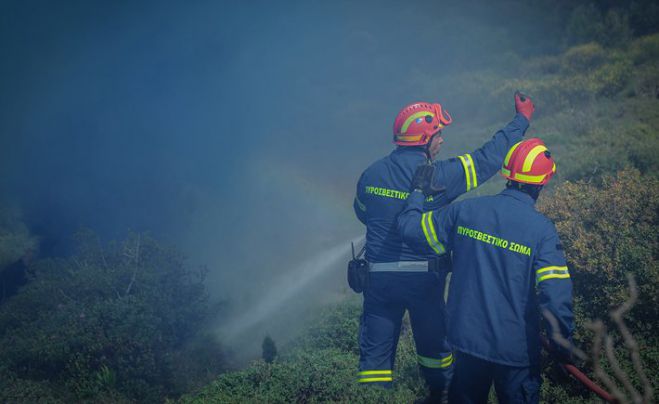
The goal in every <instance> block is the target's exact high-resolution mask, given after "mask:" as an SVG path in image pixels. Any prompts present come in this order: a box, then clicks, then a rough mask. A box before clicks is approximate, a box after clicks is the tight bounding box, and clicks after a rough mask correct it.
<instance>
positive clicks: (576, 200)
mask: <svg viewBox="0 0 659 404" xmlns="http://www.w3.org/2000/svg"><path fill="white" fill-rule="evenodd" d="M539 208H540V210H541V211H543V212H544V213H545V214H547V215H548V216H549V217H550V218H552V220H553V221H554V222H555V224H556V228H557V230H558V232H559V235H560V237H561V242H562V244H563V246H564V248H565V253H566V256H567V260H568V266H569V267H570V273H571V274H572V279H573V283H574V296H575V322H576V333H575V341H576V342H577V345H579V346H581V348H582V349H583V350H585V351H586V352H589V351H590V349H591V347H592V339H593V333H592V332H591V331H590V329H589V327H588V324H589V321H590V320H591V319H595V318H599V319H602V320H603V321H604V323H605V324H606V325H607V328H608V330H609V334H610V335H611V337H612V338H613V341H614V344H615V347H616V349H615V352H616V355H617V358H618V360H619V361H620V362H621V366H622V369H623V370H624V371H625V372H626V373H627V374H628V375H629V376H630V380H631V381H632V383H633V384H634V385H635V386H636V387H637V388H638V386H640V385H641V381H640V380H639V375H638V373H636V372H635V371H634V369H633V366H632V363H631V360H630V358H629V350H628V348H627V347H626V346H625V344H624V343H623V340H622V337H621V335H620V333H619V331H618V330H617V327H615V325H614V324H613V323H612V321H611V319H610V317H609V312H610V310H612V309H613V308H615V307H618V306H620V305H622V303H623V302H625V301H626V300H627V299H628V297H629V288H628V284H627V276H626V275H627V274H632V275H633V276H634V278H635V279H636V282H637V283H638V292H639V298H638V303H637V304H636V305H635V306H634V307H633V308H632V310H631V311H630V312H629V313H627V314H626V316H625V322H626V323H627V325H628V327H629V328H630V331H631V332H632V334H633V335H634V336H635V338H636V341H637V343H638V345H639V350H640V354H641V359H642V361H643V363H644V367H645V370H646V372H649V374H648V376H649V378H650V380H657V378H658V377H659V374H658V373H657V369H659V348H658V347H659V338H658V337H657V331H658V330H657V327H658V326H659V324H657V318H659V297H658V296H657V290H658V289H659V265H658V263H657V257H658V256H659V237H658V236H659V226H658V225H659V221H658V219H659V217H658V215H659V181H658V180H657V178H656V177H653V176H650V175H646V176H642V175H641V174H640V173H639V172H638V171H637V170H634V169H627V170H623V171H621V172H619V173H618V174H617V176H615V177H614V176H605V177H603V178H602V179H601V181H600V183H599V184H589V183H585V182H577V183H570V182H567V183H564V184H562V185H560V186H559V187H557V188H556V189H555V192H554V193H553V194H552V195H551V196H550V197H543V198H542V201H541V203H540V205H539ZM601 365H602V366H603V367H604V368H605V369H606V370H608V371H609V373H610V374H612V371H611V369H612V368H611V363H609V362H608V360H606V359H602V360H601ZM557 394H558V393H557Z"/></svg>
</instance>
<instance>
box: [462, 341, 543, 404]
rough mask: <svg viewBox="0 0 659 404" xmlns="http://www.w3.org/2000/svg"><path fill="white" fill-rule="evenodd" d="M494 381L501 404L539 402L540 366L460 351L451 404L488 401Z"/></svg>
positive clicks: (535, 403) (534, 403)
mask: <svg viewBox="0 0 659 404" xmlns="http://www.w3.org/2000/svg"><path fill="white" fill-rule="evenodd" d="M492 382H494V389H495V391H496V393H497V399H498V400H499V403H501V404H508V403H515V404H517V403H520V404H521V403H524V404H526V403H533V404H537V403H538V402H539V393H540V384H541V383H542V379H541V378H540V367H539V366H527V367H516V366H506V365H501V364H498V363H494V362H490V361H487V360H484V359H480V358H476V357H475V356H471V355H468V354H466V353H464V352H456V359H455V374H454V376H453V380H452V382H451V389H450V393H449V403H451V404H453V403H456V404H457V403H460V404H463V403H487V396H488V394H489V392H490V387H491V386H492Z"/></svg>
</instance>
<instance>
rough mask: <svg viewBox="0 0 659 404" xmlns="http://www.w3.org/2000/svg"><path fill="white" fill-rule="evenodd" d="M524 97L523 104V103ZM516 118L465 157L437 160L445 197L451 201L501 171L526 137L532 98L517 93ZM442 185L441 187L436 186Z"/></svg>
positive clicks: (437, 178)
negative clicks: (502, 166) (507, 156)
mask: <svg viewBox="0 0 659 404" xmlns="http://www.w3.org/2000/svg"><path fill="white" fill-rule="evenodd" d="M521 97H523V98H524V102H522V101H521ZM515 108H516V111H517V113H516V115H515V117H514V118H513V120H512V121H511V122H510V123H508V124H507V125H506V126H505V127H503V128H502V129H500V130H499V131H497V132H496V133H495V134H494V136H492V138H491V139H490V140H488V141H487V142H486V143H485V144H483V145H482V146H481V147H480V148H478V149H476V150H474V151H472V152H471V153H466V154H464V155H462V156H458V157H456V158H452V159H449V160H445V161H437V162H435V163H434V164H435V165H436V170H437V175H436V176H435V179H436V181H438V182H441V183H442V184H441V185H443V186H444V187H446V189H447V194H446V197H447V199H448V201H452V200H454V199H455V198H457V197H458V196H460V195H462V194H463V193H465V192H468V191H471V190H472V189H475V188H477V187H478V186H479V185H481V184H483V183H485V181H487V180H489V179H490V178H491V177H492V176H493V175H494V174H495V173H496V172H497V171H498V170H499V169H500V168H501V165H502V163H503V160H504V159H505V157H506V154H507V153H508V150H510V148H511V147H512V146H513V145H514V144H515V143H518V142H521V141H522V139H523V138H524V134H525V133H526V130H527V129H528V127H529V121H530V118H531V115H532V112H533V103H532V101H531V99H530V98H528V97H525V96H523V95H521V94H519V93H516V94H515ZM437 185H440V184H437Z"/></svg>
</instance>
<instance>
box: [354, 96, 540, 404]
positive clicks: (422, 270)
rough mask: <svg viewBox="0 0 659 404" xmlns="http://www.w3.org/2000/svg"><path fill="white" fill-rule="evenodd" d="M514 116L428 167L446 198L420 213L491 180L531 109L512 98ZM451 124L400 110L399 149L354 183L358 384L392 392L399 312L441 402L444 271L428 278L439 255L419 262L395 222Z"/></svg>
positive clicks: (445, 351)
mask: <svg viewBox="0 0 659 404" xmlns="http://www.w3.org/2000/svg"><path fill="white" fill-rule="evenodd" d="M516 109H517V112H518V113H517V114H516V116H515V118H514V119H513V120H512V122H510V123H509V124H508V125H507V126H506V127H504V128H503V129H501V130H500V131H498V132H497V133H496V134H495V135H494V136H493V137H492V139H491V140H489V141H488V142H487V143H485V144H484V145H483V146H482V147H481V148H480V149H477V150H475V151H473V152H471V153H467V154H465V155H462V156H460V157H457V158H452V159H449V160H445V161H436V162H434V163H433V164H432V167H433V169H432V170H433V171H434V172H435V174H436V175H435V180H436V185H437V186H442V187H443V188H445V192H444V193H442V194H441V195H440V196H438V197H436V198H429V199H428V200H427V201H426V203H425V207H424V209H426V210H430V209H436V208H439V207H442V206H445V205H447V204H449V203H450V202H451V201H452V200H454V199H455V198H457V197H458V196H460V195H461V194H463V193H465V192H467V191H470V190H472V189H474V188H476V187H477V186H479V185H481V184H482V183H483V182H485V181H486V180H487V179H489V178H490V177H491V176H492V175H494V174H495V173H496V171H497V170H498V168H499V167H500V165H501V162H502V160H503V158H504V156H505V154H506V152H507V151H508V149H509V148H510V147H511V146H512V145H513V144H515V143H516V142H518V141H520V140H521V139H522V137H523V135H524V133H525V131H526V129H527V127H528V125H529V118H530V114H531V112H532V110H533V104H532V102H531V100H530V99H527V100H525V101H521V100H520V98H519V97H518V96H517V95H516ZM450 123H451V117H450V116H449V115H448V114H447V113H446V112H445V111H442V107H441V105H439V104H426V103H416V104H411V105H409V106H407V107H405V108H403V109H402V110H401V111H400V113H399V114H398V116H397V118H396V121H395V123H394V142H395V143H396V144H398V145H399V147H398V148H397V149H395V150H394V151H393V152H392V153H391V154H390V155H389V156H387V157H384V158H383V159H381V160H379V161H377V162H375V163H374V164H372V165H371V166H370V167H369V168H368V169H366V170H365V171H364V173H363V174H362V176H361V178H360V179H359V182H358V185H357V196H356V198H355V200H354V208H355V212H356V214H357V217H358V218H359V220H360V221H361V222H362V223H364V224H365V225H366V259H367V261H368V262H369V275H368V282H369V283H368V287H367V288H366V290H365V291H364V304H363V314H362V318H361V324H360V331H359V346H360V361H359V374H358V381H359V382H360V383H364V384H367V385H384V386H385V387H389V386H391V382H392V381H393V369H394V358H395V354H396V346H397V343H398V336H399V334H400V328H401V321H402V318H403V315H404V313H405V310H408V311H409V314H410V322H411V326H412V331H413V335H414V341H415V344H416V349H417V354H418V355H417V358H418V363H419V365H420V366H421V370H422V373H423V375H424V377H425V380H426V382H427V384H428V386H429V388H430V392H431V397H437V396H439V395H441V394H442V392H443V391H445V389H446V388H447V385H448V381H449V380H450V376H451V373H452V363H453V355H452V354H451V351H450V349H449V347H448V345H447V342H446V338H445V336H446V333H445V324H444V321H445V315H444V297H443V296H444V281H445V276H446V271H447V268H437V266H438V265H434V266H435V268H434V270H433V268H432V266H433V261H432V260H433V259H434V257H435V253H437V252H438V251H427V252H424V253H423V254H418V253H417V252H415V251H414V250H412V249H411V248H410V247H408V246H407V245H406V244H405V243H403V241H402V239H401V237H400V236H399V234H398V232H397V230H396V217H397V215H398V214H399V213H400V211H401V210H402V209H403V207H404V203H405V199H407V197H408V195H409V190H410V185H411V182H412V177H413V175H414V172H415V170H416V168H417V167H418V166H419V165H421V164H429V162H430V160H431V159H432V158H433V157H434V156H435V155H436V154H437V152H438V151H439V148H440V146H441V143H442V142H443V139H442V137H441V129H442V128H443V127H445V126H447V125H449V124H450ZM429 260H430V263H429Z"/></svg>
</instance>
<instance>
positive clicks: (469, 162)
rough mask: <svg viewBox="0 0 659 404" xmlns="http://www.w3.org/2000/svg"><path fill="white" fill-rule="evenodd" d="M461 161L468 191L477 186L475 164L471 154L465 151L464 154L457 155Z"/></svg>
mask: <svg viewBox="0 0 659 404" xmlns="http://www.w3.org/2000/svg"><path fill="white" fill-rule="evenodd" d="M458 158H459V159H460V162H461V163H462V168H464V170H465V182H466V183H467V191H470V190H472V189H474V188H476V187H477V186H478V178H476V165H475V164H474V159H472V158H471V154H469V153H467V154H465V155H464V156H458Z"/></svg>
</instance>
